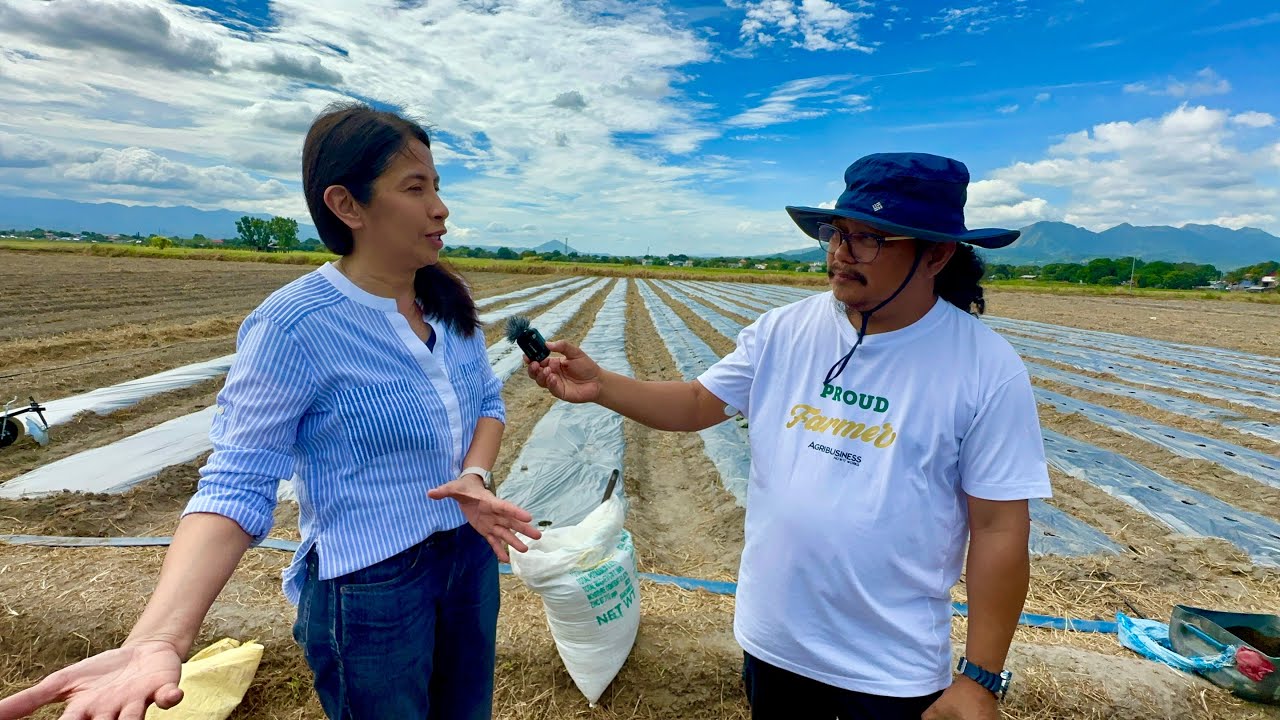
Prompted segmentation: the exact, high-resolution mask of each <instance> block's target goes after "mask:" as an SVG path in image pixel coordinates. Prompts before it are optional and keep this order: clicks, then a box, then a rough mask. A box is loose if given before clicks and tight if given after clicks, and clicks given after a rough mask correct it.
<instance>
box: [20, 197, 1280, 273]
mask: <svg viewBox="0 0 1280 720" xmlns="http://www.w3.org/2000/svg"><path fill="white" fill-rule="evenodd" d="M244 215H253V216H254V217H262V218H266V217H269V216H268V215H263V214H260V213H245V212H238V211H233V210H198V209H196V208H192V207H157V206H152V205H121V204H118V203H83V202H76V201H73V200H55V199H48V198H24V197H0V228H13V229H16V230H31V229H33V228H37V227H40V228H46V229H50V230H64V231H67V232H82V231H94V232H100V233H104V234H112V233H119V234H133V233H142V234H144V235H150V234H153V233H156V234H161V235H171V236H180V237H190V236H192V235H194V234H196V233H199V234H201V235H204V236H206V237H211V238H228V237H234V236H235V235H236V220H238V219H240V217H242V216H244ZM1021 230H1022V236H1021V237H1020V238H1018V241H1017V242H1015V243H1014V244H1013V245H1011V246H1010V247H1008V248H1004V249H1001V250H985V251H983V253H982V254H983V256H984V257H985V258H986V260H987V262H989V263H1010V264H1044V263H1050V262H1081V261H1086V260H1089V259H1092V258H1097V257H1111V258H1119V257H1129V256H1132V255H1136V256H1137V257H1138V258H1139V259H1141V260H1144V261H1147V262H1150V261H1153V260H1167V261H1170V262H1195V263H1208V264H1211V265H1214V266H1217V267H1218V269H1220V270H1230V269H1234V268H1238V267H1243V266H1245V265H1252V264H1254V263H1258V262H1263V261H1266V260H1280V237H1276V236H1275V235H1272V234H1270V233H1268V232H1265V231H1263V230H1259V229H1257V228H1251V227H1246V228H1240V229H1239V230H1232V229H1230V228H1225V227H1221V226H1218V225H1194V224H1189V225H1183V226H1182V227H1170V226H1167V225H1156V226H1146V227H1138V226H1134V225H1130V224H1128V223H1124V224H1122V225H1117V226H1115V227H1113V228H1109V229H1107V230H1103V231H1102V232H1093V231H1092V230H1087V229H1085V228H1081V227H1076V226H1075V225H1070V224H1068V223H1063V222H1050V221H1046V222H1038V223H1035V224H1033V225H1028V226H1026V227H1024V228H1021ZM316 236H317V233H316V230H315V228H314V227H312V226H311V225H301V224H300V225H299V226H298V237H300V238H302V239H306V238H313V237H316ZM472 247H486V248H490V249H495V250H496V249H497V248H498V247H501V246H500V245H497V244H492V243H491V242H486V243H484V244H483V245H472ZM507 247H510V248H511V249H512V250H515V251H516V252H520V251H521V250H525V249H527V248H524V247H520V246H515V245H508V246H507ZM532 249H533V250H536V251H538V252H551V251H553V250H560V251H562V252H564V251H565V246H564V243H563V242H560V241H556V240H552V241H549V242H546V243H543V244H542V245H539V246H537V247H535V248H532ZM575 251H576V250H575V249H574V248H572V247H570V248H569V252H575ZM577 252H581V251H577ZM756 257H761V258H763V257H783V258H786V259H788V260H797V261H803V262H818V261H821V260H823V259H825V258H826V254H825V253H824V252H823V251H822V250H821V249H820V248H818V247H817V246H816V245H814V246H813V247H809V248H803V249H799V250H791V251H788V252H783V253H772V254H769V255H758V256H756Z"/></svg>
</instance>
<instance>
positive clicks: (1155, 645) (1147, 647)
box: [1116, 613, 1236, 674]
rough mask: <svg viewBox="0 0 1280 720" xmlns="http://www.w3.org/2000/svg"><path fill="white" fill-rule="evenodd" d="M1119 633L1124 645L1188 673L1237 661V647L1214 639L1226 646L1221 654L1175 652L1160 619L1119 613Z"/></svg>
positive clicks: (1203, 670) (1117, 616) (1167, 629)
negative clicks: (1190, 655)
mask: <svg viewBox="0 0 1280 720" xmlns="http://www.w3.org/2000/svg"><path fill="white" fill-rule="evenodd" d="M1116 626H1117V628H1116V635H1117V636H1119V638H1120V644H1121V645H1123V646H1125V647H1127V648H1129V649H1130V650H1132V651H1134V652H1136V653H1138V654H1139V655H1141V656H1143V657H1145V658H1147V659H1149V660H1155V661H1156V662H1160V663H1164V664H1165V665H1168V666H1169V667H1171V668H1175V669H1177V670H1181V671H1183V672H1188V673H1196V674H1199V673H1204V672H1213V671H1215V670H1221V669H1223V668H1226V667H1231V666H1233V665H1234V664H1235V661H1236V647H1235V646H1227V645H1222V644H1221V643H1218V642H1214V643H1213V645H1214V646H1216V647H1219V648H1221V649H1222V652H1220V653H1219V654H1217V655H1206V656H1201V657H1183V656H1182V655H1179V654H1178V653H1177V652H1174V650H1173V647H1172V645H1171V644H1170V642H1169V626H1168V625H1167V624H1165V623H1162V622H1159V621H1156V620H1138V619H1136V618H1131V617H1129V616H1128V615H1125V614H1124V613H1116Z"/></svg>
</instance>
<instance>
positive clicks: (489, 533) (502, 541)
mask: <svg viewBox="0 0 1280 720" xmlns="http://www.w3.org/2000/svg"><path fill="white" fill-rule="evenodd" d="M427 497H429V498H431V499H432V500H444V499H445V498H452V499H454V500H456V501H457V502H458V505H459V506H460V507H461V508H462V514H463V516H464V517H466V518H467V522H469V523H471V527H473V528H475V529H476V532H478V533H480V534H481V535H483V536H484V539H485V540H488V541H489V547H491V548H493V554H494V555H497V556H498V559H499V560H501V561H502V562H511V557H510V556H509V555H508V554H507V546H508V545H510V546H511V547H513V548H515V549H516V551H517V552H525V551H527V550H528V549H529V547H528V546H527V545H525V544H524V543H522V542H520V538H518V537H516V533H520V534H521V535H524V536H525V537H527V538H530V539H532V540H537V539H538V538H540V537H542V533H541V532H539V531H538V529H537V528H535V527H533V526H532V525H530V524H529V523H530V522H531V521H532V520H533V515H531V514H529V512H528V511H526V510H524V509H523V508H521V507H519V506H517V505H515V504H513V503H509V502H507V501H506V500H502V499H500V498H499V497H498V496H497V495H494V494H493V493H491V492H489V490H488V489H486V488H485V486H484V481H483V480H482V479H480V477H479V476H478V475H463V476H462V477H460V478H458V479H457V480H453V481H451V482H447V483H445V484H444V485H441V486H440V487H438V488H433V489H431V490H429V491H427ZM0 720H3V718H0Z"/></svg>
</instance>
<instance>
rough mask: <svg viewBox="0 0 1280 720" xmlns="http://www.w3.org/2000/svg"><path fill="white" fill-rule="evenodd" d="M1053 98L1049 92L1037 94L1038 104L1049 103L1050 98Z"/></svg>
mask: <svg viewBox="0 0 1280 720" xmlns="http://www.w3.org/2000/svg"><path fill="white" fill-rule="evenodd" d="M1051 97H1053V96H1052V95H1050V94H1049V93H1047V92H1042V93H1036V102H1038V103H1042V102H1049V98H1051Z"/></svg>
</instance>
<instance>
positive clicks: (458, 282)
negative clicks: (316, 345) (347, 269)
mask: <svg viewBox="0 0 1280 720" xmlns="http://www.w3.org/2000/svg"><path fill="white" fill-rule="evenodd" d="M412 140H417V141H419V142H421V143H422V144H423V145H426V146H427V147H431V138H430V137H429V136H428V135H427V131H426V130H423V129H422V127H421V126H420V125H418V124H417V123H415V122H413V121H411V120H407V119H405V118H403V117H401V116H399V115H397V114H395V113H391V112H386V111H382V110H374V109H373V108H371V107H369V106H368V105H365V104H363V103H340V104H336V105H331V106H329V107H328V108H326V109H325V111H324V112H323V113H321V114H320V116H319V117H317V118H316V120H315V122H313V123H312V124H311V129H310V130H309V131H308V132H307V139H306V141H305V142H304V143H303V145H302V191H303V194H305V195H306V198H307V209H308V210H309V211H310V212H311V219H312V221H313V222H315V224H316V230H317V231H319V233H320V240H321V241H322V242H323V243H324V244H325V247H327V248H329V249H330V250H332V251H333V252H334V253H336V254H338V255H349V254H351V251H352V249H353V248H354V247H355V238H354V237H353V236H352V234H351V228H349V227H347V225H346V223H344V222H342V220H340V219H339V218H338V216H336V215H334V214H333V211H332V210H330V209H329V206H328V205H326V204H325V202H324V191H325V190H326V189H327V188H328V187H329V186H331V185H341V186H343V187H345V188H346V189H347V191H348V192H350V193H351V195H352V197H354V198H355V199H356V201H357V202H359V203H360V204H361V205H367V204H368V203H369V201H370V200H371V199H372V197H373V183H374V181H375V180H377V179H378V177H379V176H381V175H382V173H383V172H385V171H386V169H387V167H388V166H389V165H390V164H391V162H392V159H393V158H394V157H395V155H396V153H399V152H401V151H403V150H404V148H405V145H406V144H408V143H409V142H410V141H412ZM413 290H414V294H415V295H417V298H418V302H419V303H420V304H421V305H422V308H423V312H425V313H426V314H428V315H432V316H435V317H438V318H440V319H441V320H442V321H444V322H445V324H447V325H449V326H450V327H451V328H453V330H454V331H455V332H457V333H459V334H461V335H463V336H465V337H470V336H471V335H472V334H473V333H474V332H475V331H476V329H477V328H479V327H480V318H479V316H478V314H477V312H476V304H475V301H473V300H472V299H471V293H470V292H469V291H468V290H467V285H466V282H465V281H464V280H463V279H462V276H461V275H459V274H458V272H457V271H455V270H454V269H453V268H451V267H449V266H448V265H446V264H445V263H443V262H441V263H437V264H435V265H428V266H427V267H424V268H420V269H419V270H418V272H417V273H416V274H415V275H414V278H413Z"/></svg>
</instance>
